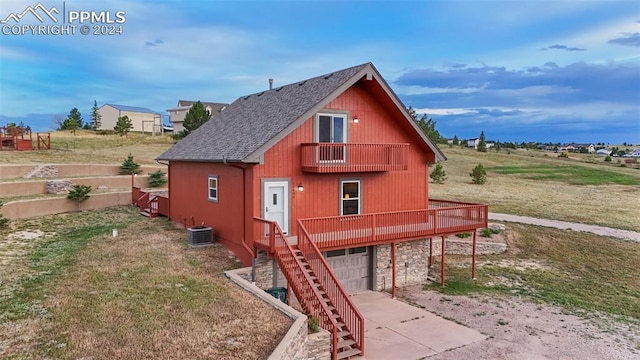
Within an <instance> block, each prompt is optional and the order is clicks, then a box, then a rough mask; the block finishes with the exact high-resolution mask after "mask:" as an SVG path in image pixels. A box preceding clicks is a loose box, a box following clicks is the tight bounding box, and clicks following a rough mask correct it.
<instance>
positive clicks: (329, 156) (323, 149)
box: [301, 143, 409, 173]
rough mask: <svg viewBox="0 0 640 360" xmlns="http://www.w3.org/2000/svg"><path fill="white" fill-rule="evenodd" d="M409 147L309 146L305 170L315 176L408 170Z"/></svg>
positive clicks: (305, 150)
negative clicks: (315, 174) (321, 174)
mask: <svg viewBox="0 0 640 360" xmlns="http://www.w3.org/2000/svg"><path fill="white" fill-rule="evenodd" d="M408 149H409V144H351V143H307V144H302V147H301V159H302V160H301V161H302V170H303V171H305V172H313V173H339V172H378V171H392V170H407V154H408Z"/></svg>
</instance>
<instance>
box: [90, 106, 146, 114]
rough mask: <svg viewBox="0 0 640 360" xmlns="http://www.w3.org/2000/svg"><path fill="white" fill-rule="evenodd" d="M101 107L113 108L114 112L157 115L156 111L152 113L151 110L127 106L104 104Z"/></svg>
mask: <svg viewBox="0 0 640 360" xmlns="http://www.w3.org/2000/svg"><path fill="white" fill-rule="evenodd" d="M102 106H111V107H112V108H114V109H116V110H120V111H131V112H139V113H147V114H158V112H157V111H153V110H151V109H147V108H143V107H138V106H127V105H116V104H104V105H102ZM102 106H101V107H102Z"/></svg>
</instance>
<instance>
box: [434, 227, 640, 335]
mask: <svg viewBox="0 0 640 360" xmlns="http://www.w3.org/2000/svg"><path fill="white" fill-rule="evenodd" d="M508 232H509V233H510V235H509V236H508V238H507V244H508V250H507V252H506V253H503V254H500V255H486V256H479V260H478V261H479V267H478V271H477V281H475V282H474V281H471V280H470V279H469V274H470V270H469V266H470V264H469V262H470V259H469V257H468V256H466V257H460V256H449V257H448V259H447V269H446V271H447V286H446V287H445V288H444V289H441V288H439V285H434V286H433V287H429V288H433V289H437V290H438V291H443V292H445V293H450V294H468V293H474V292H481V293H482V292H489V293H501V294H516V295H522V296H525V297H528V298H530V299H532V300H534V301H539V302H544V303H549V304H553V305H559V306H562V307H563V308H565V309H566V310H567V311H572V312H575V313H577V314H581V315H585V316H590V314H592V313H593V312H602V313H607V314H609V315H612V316H614V317H616V318H619V319H621V320H624V321H628V322H630V323H635V324H640V302H638V299H640V270H639V269H640V243H636V242H632V241H622V240H617V239H612V238H607V237H603V236H598V235H593V234H588V233H580V232H574V231H566V230H559V229H551V228H544V227H536V226H531V225H519V224H510V225H509V230H508ZM438 266H439V265H436V266H434V269H438Z"/></svg>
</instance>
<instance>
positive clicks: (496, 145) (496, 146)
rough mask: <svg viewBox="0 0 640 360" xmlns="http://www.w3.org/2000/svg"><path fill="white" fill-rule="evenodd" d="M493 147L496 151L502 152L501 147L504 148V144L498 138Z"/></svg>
mask: <svg viewBox="0 0 640 360" xmlns="http://www.w3.org/2000/svg"><path fill="white" fill-rule="evenodd" d="M493 147H494V148H495V149H496V152H500V149H501V148H502V145H500V140H497V141H496V143H495V145H493Z"/></svg>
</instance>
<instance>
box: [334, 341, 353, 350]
mask: <svg viewBox="0 0 640 360" xmlns="http://www.w3.org/2000/svg"><path fill="white" fill-rule="evenodd" d="M355 343H356V342H355V341H353V339H347V340H339V341H338V349H342V348H344V347H347V346H351V345H353V344H355Z"/></svg>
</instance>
